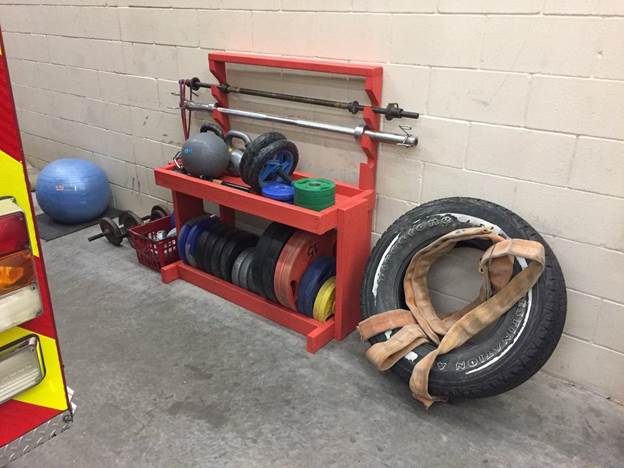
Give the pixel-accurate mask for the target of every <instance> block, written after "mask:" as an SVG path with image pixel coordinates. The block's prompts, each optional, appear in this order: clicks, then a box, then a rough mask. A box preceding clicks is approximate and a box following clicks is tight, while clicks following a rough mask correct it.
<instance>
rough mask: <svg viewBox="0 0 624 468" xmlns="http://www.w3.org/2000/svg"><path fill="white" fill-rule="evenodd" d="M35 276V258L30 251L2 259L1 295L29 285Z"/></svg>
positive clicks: (22, 251) (16, 253) (0, 274)
mask: <svg viewBox="0 0 624 468" xmlns="http://www.w3.org/2000/svg"><path fill="white" fill-rule="evenodd" d="M34 276H35V273H34V269H33V258H32V254H31V253H30V251H29V250H21V251H19V252H15V253H14V254H11V255H7V256H6V257H2V258H0V294H4V293H7V292H10V291H13V290H15V289H19V288H22V287H24V286H27V285H29V284H30V283H32V282H33V279H34Z"/></svg>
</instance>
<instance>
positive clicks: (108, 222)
mask: <svg viewBox="0 0 624 468" xmlns="http://www.w3.org/2000/svg"><path fill="white" fill-rule="evenodd" d="M100 230H101V231H102V233H103V234H104V237H106V240H107V241H108V242H110V243H111V244H113V245H116V246H120V245H121V242H122V241H123V238H124V235H123V233H122V232H121V229H119V226H118V225H117V223H115V221H113V220H112V219H110V218H107V217H104V218H102V219H100Z"/></svg>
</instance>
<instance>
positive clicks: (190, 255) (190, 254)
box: [184, 215, 217, 267]
mask: <svg viewBox="0 0 624 468" xmlns="http://www.w3.org/2000/svg"><path fill="white" fill-rule="evenodd" d="M216 218H217V217H216V216H213V215H208V216H206V217H203V218H201V219H200V220H199V221H197V222H196V223H195V224H194V225H193V226H192V227H191V230H190V231H189V233H188V235H187V236H186V242H185V244H184V255H185V257H186V260H187V262H188V264H189V265H191V266H194V267H197V259H196V258H195V244H196V242H197V238H198V237H199V235H200V234H201V233H202V231H204V230H205V229H207V228H208V226H210V225H211V224H212V223H214V222H216Z"/></svg>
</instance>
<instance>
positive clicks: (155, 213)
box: [150, 205, 170, 221]
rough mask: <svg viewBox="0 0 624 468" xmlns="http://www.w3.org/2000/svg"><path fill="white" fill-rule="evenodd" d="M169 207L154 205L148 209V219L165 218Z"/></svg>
mask: <svg viewBox="0 0 624 468" xmlns="http://www.w3.org/2000/svg"><path fill="white" fill-rule="evenodd" d="M169 215H170V213H169V209H168V208H167V207H166V206H163V205H154V206H152V210H151V211H150V221H155V220H157V219H160V218H166V217H167V216H169Z"/></svg>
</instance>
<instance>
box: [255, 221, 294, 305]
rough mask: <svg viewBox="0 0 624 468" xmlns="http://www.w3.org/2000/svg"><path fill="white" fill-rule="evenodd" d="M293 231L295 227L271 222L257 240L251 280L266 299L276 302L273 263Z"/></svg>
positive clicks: (275, 263) (275, 262) (274, 263)
mask: <svg viewBox="0 0 624 468" xmlns="http://www.w3.org/2000/svg"><path fill="white" fill-rule="evenodd" d="M294 233H295V229H294V228H292V227H290V226H286V225H285V224H280V223H271V224H269V226H268V227H267V228H266V229H265V231H264V233H263V234H262V236H261V237H260V240H259V241H258V245H257V247H256V255H255V260H254V264H253V268H252V271H253V273H252V274H253V281H254V284H255V286H256V287H257V288H258V289H259V290H260V294H262V295H263V296H264V297H266V298H267V299H269V300H271V301H273V302H277V298H276V297H275V289H274V284H273V277H274V275H275V265H277V260H278V258H279V256H280V253H281V252H282V249H283V248H284V245H285V244H286V242H288V239H290V236H292V235H293V234H294Z"/></svg>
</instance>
